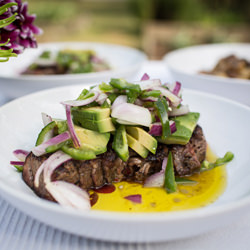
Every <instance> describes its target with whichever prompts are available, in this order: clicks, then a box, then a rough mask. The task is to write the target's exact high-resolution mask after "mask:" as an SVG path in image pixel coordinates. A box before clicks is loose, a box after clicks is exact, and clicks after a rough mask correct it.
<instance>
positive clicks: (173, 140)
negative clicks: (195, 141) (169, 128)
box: [157, 112, 200, 145]
mask: <svg viewBox="0 0 250 250" xmlns="http://www.w3.org/2000/svg"><path fill="white" fill-rule="evenodd" d="M199 117H200V114H199V113H194V112H189V113H188V114H186V115H182V116H177V117H175V118H173V119H172V120H173V121H175V124H176V129H177V130H176V131H175V132H174V133H173V134H172V135H170V136H169V137H168V138H166V139H162V138H161V137H157V140H158V141H159V142H161V143H164V144H181V145H185V144H187V143H188V142H189V140H190V138H191V136H192V134H193V131H194V129H195V127H196V125H197V122H198V120H199Z"/></svg>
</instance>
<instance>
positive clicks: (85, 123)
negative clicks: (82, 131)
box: [73, 116, 115, 133]
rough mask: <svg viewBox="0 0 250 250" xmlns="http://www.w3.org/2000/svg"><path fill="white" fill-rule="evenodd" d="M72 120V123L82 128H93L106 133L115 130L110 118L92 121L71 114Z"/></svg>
mask: <svg viewBox="0 0 250 250" xmlns="http://www.w3.org/2000/svg"><path fill="white" fill-rule="evenodd" d="M73 122H74V124H76V125H79V126H81V127H83V128H86V129H90V130H94V131H97V132H100V133H106V132H110V131H114V130H115V126H114V125H113V123H112V120H111V118H106V119H103V120H99V121H93V120H89V119H82V118H79V117H78V116H73Z"/></svg>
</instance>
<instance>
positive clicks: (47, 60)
mask: <svg viewBox="0 0 250 250" xmlns="http://www.w3.org/2000/svg"><path fill="white" fill-rule="evenodd" d="M105 70H110V66H109V64H108V63H107V62H106V61H105V60H103V59H101V58H100V57H99V56H98V55H97V54H96V53H95V51H93V50H69V49H65V50H59V51H52V50H45V51H43V53H42V54H41V55H40V56H39V57H38V58H37V59H36V60H35V61H34V62H33V63H32V64H31V65H30V66H29V67H28V68H27V69H26V70H25V71H24V72H23V73H22V74H23V75H58V74H77V73H92V72H100V71H105Z"/></svg>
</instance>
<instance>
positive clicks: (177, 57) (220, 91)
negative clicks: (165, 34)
mask: <svg viewBox="0 0 250 250" xmlns="http://www.w3.org/2000/svg"><path fill="white" fill-rule="evenodd" d="M232 54H233V55H235V56H237V57H239V58H242V59H246V60H247V61H250V44H244V43H235V44H233V43H232V44H211V45H200V46H192V47H187V48H184V49H179V50H175V51H173V52H170V53H168V54H166V55H165V57H164V59H163V60H164V62H165V64H166V66H167V68H168V69H169V71H170V73H171V75H172V76H173V78H174V79H175V80H176V81H180V82H182V83H183V86H184V87H185V88H192V89H198V90H202V91H206V92H210V93H215V94H217V95H221V96H225V97H228V98H230V99H233V100H237V101H239V102H242V103H244V104H247V105H250V80H245V79H240V78H226V77H220V76H213V75H205V74H200V73H199V72H200V71H203V70H212V69H213V68H214V66H215V65H216V64H217V62H218V61H219V60H220V59H222V58H224V57H226V56H229V55H232Z"/></svg>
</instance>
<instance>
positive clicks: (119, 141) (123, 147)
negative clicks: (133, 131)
mask: <svg viewBox="0 0 250 250" xmlns="http://www.w3.org/2000/svg"><path fill="white" fill-rule="evenodd" d="M112 148H113V149H114V150H115V152H116V153H117V154H118V156H119V157H120V158H121V159H122V160H123V161H127V160H128V158H129V151H128V140H127V134H126V130H125V126H124V125H120V126H119V127H118V129H117V130H116V131H115V135H114V141H113V144H112Z"/></svg>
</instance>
